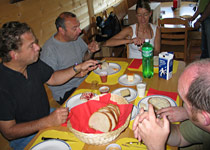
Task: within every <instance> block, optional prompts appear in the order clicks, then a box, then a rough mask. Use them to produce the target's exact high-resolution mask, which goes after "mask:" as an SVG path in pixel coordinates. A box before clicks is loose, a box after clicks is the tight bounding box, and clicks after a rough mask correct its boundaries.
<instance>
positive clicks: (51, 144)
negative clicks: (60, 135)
mask: <svg viewBox="0 0 210 150" xmlns="http://www.w3.org/2000/svg"><path fill="white" fill-rule="evenodd" d="M58 149H60V150H71V147H70V146H69V145H68V144H67V143H66V142H64V141H62V140H58V139H52V140H46V141H43V142H41V143H39V144H37V145H35V146H34V147H32V148H31V150H58Z"/></svg>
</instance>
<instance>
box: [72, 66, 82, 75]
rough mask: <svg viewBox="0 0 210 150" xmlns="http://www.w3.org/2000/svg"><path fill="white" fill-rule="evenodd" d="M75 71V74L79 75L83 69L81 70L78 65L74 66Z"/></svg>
mask: <svg viewBox="0 0 210 150" xmlns="http://www.w3.org/2000/svg"><path fill="white" fill-rule="evenodd" d="M73 70H74V72H75V73H76V74H77V73H79V72H80V71H81V69H79V65H77V64H75V65H74V66H73Z"/></svg>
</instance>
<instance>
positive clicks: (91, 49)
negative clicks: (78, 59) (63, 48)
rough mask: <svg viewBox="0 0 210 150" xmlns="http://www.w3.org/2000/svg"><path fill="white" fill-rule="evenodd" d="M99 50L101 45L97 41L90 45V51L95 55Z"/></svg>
mask: <svg viewBox="0 0 210 150" xmlns="http://www.w3.org/2000/svg"><path fill="white" fill-rule="evenodd" d="M99 49H100V48H99V45H98V43H97V42H96V41H92V42H91V43H90V44H88V50H89V51H90V52H91V53H94V52H96V51H98V50H99Z"/></svg>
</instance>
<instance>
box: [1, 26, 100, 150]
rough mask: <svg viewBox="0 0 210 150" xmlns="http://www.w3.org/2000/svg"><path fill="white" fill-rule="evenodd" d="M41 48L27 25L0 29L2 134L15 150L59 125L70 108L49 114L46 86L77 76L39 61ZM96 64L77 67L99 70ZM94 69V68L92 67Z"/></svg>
mask: <svg viewBox="0 0 210 150" xmlns="http://www.w3.org/2000/svg"><path fill="white" fill-rule="evenodd" d="M39 52H40V47H39V45H38V44H37V39H36V38H35V36H34V34H33V32H32V30H31V28H30V27H29V26H28V25H27V24H26V23H20V22H8V23H5V24H4V25H3V26H2V28H1V29H0V58H1V60H2V63H0V83H1V84H0V104H1V105H0V132H1V134H2V135H3V136H4V137H5V138H6V139H8V140H9V141H10V146H11V147H12V148H14V149H15V150H22V149H24V147H25V146H26V145H27V144H28V142H29V141H30V140H31V139H32V138H33V137H34V135H35V133H36V132H38V131H39V130H41V129H44V128H47V127H51V126H59V125H61V124H62V123H64V122H65V121H66V119H67V116H68V108H64V107H61V108H58V109H56V110H55V111H53V112H52V113H50V106H49V101H48V98H47V93H46V91H45V88H44V83H47V84H49V85H61V84H63V83H65V82H66V81H68V80H69V79H71V78H72V77H74V76H75V75H76V74H77V73H76V72H74V70H73V68H72V67H69V68H66V69H64V70H59V71H55V72H54V70H53V69H52V68H51V67H50V66H48V65H47V64H45V63H44V62H43V61H41V60H40V59H39ZM97 63H98V62H97V61H94V60H88V61H87V62H85V63H84V64H79V65H77V66H75V69H77V70H78V71H79V72H80V71H81V72H83V71H85V72H86V71H87V70H88V71H90V70H93V69H96V68H97V66H96V64H97ZM91 66H93V67H91Z"/></svg>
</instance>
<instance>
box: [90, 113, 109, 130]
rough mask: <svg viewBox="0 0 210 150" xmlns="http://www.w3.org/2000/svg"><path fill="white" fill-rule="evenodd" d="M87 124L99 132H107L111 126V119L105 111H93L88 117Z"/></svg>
mask: <svg viewBox="0 0 210 150" xmlns="http://www.w3.org/2000/svg"><path fill="white" fill-rule="evenodd" d="M88 125H89V127H90V128H93V129H95V130H98V131H101V132H109V131H110V130H111V128H112V126H111V120H110V119H109V116H108V115H107V114H106V113H103V112H98V111H97V112H94V113H93V114H92V115H91V116H90V119H89V122H88Z"/></svg>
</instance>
